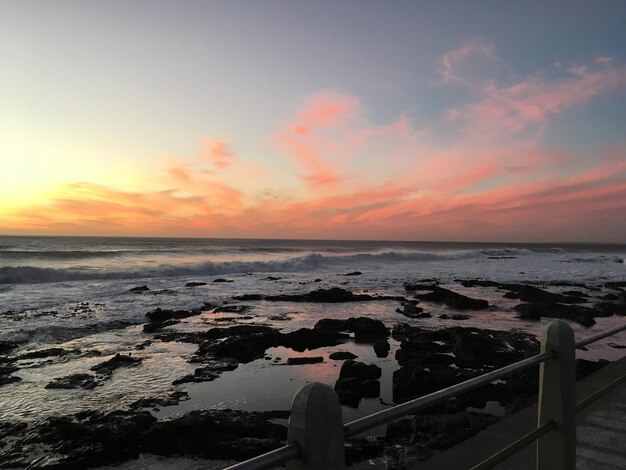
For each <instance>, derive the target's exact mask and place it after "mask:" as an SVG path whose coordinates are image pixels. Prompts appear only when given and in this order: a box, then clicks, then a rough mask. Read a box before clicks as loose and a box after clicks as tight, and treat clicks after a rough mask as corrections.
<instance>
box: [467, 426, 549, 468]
mask: <svg viewBox="0 0 626 470" xmlns="http://www.w3.org/2000/svg"><path fill="white" fill-rule="evenodd" d="M555 427H556V424H555V423H554V421H552V420H550V421H548V422H547V423H544V424H542V425H541V426H539V427H538V428H535V429H533V430H532V431H530V432H529V433H528V434H525V435H523V436H522V437H520V438H519V439H518V440H516V441H515V442H512V443H511V444H509V445H508V446H506V447H505V448H504V449H502V450H499V451H498V452H496V453H495V454H493V455H492V456H490V457H488V458H487V459H485V460H483V461H482V462H481V463H479V464H478V465H476V466H474V467H472V468H471V470H487V469H489V468H493V467H495V466H496V465H498V464H499V463H501V462H504V461H505V460H506V459H508V458H509V457H511V456H512V455H513V454H515V453H516V452H517V451H519V450H521V449H523V448H524V447H526V446H527V445H528V444H531V443H532V442H534V441H536V440H537V439H539V438H540V437H541V436H543V435H544V434H546V433H547V432H549V431H551V430H553V429H554V428H555Z"/></svg>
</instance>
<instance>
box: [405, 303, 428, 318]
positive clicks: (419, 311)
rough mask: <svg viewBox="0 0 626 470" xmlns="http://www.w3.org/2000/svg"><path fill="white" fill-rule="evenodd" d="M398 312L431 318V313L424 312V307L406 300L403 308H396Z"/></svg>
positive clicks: (410, 316)
mask: <svg viewBox="0 0 626 470" xmlns="http://www.w3.org/2000/svg"><path fill="white" fill-rule="evenodd" d="M396 312H398V313H400V314H402V315H404V316H405V317H408V318H430V317H431V316H432V315H431V314H430V313H424V309H423V308H421V307H418V306H417V305H415V303H414V302H405V303H404V307H403V309H399V308H398V309H396Z"/></svg>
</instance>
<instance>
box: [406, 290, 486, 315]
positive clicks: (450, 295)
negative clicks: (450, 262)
mask: <svg viewBox="0 0 626 470" xmlns="http://www.w3.org/2000/svg"><path fill="white" fill-rule="evenodd" d="M416 297H417V298H418V299H420V300H427V301H430V302H442V303H445V304H446V305H447V306H448V307H450V308H453V309H456V310H468V309H471V310H482V309H485V308H488V307H489V302H487V301H486V300H483V299H472V298H471V297H467V296H465V295H462V294H458V293H456V292H453V291H451V290H449V289H444V288H443V287H433V288H432V289H431V291H430V292H429V293H427V294H418V295H416Z"/></svg>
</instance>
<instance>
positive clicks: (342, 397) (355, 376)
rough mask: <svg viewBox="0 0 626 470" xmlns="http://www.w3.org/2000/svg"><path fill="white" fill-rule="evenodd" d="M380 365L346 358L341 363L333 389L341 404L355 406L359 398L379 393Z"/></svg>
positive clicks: (374, 395) (375, 395)
mask: <svg viewBox="0 0 626 470" xmlns="http://www.w3.org/2000/svg"><path fill="white" fill-rule="evenodd" d="M380 376H381V370H380V367H378V366H377V365H375V364H369V365H367V364H364V363H362V362H355V361H351V360H348V361H346V362H344V363H343V366H342V367H341V372H340V373H339V379H337V382H336V383H335V391H336V392H337V395H338V396H339V402H340V403H341V404H342V405H346V406H352V407H357V406H358V405H359V401H360V400H361V398H366V397H377V396H379V395H380V382H379V381H378V379H379V378H380Z"/></svg>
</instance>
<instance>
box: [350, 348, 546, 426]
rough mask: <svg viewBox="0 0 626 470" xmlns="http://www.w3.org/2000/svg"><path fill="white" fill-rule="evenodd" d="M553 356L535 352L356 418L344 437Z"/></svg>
mask: <svg viewBox="0 0 626 470" xmlns="http://www.w3.org/2000/svg"><path fill="white" fill-rule="evenodd" d="M555 356H556V354H555V352H554V351H547V352H545V353H542V354H537V355H536V356H532V357H529V358H527V359H524V360H522V361H519V362H516V363H514V364H510V365H508V366H505V367H502V368H500V369H497V370H494V371H491V372H487V373H486V374H483V375H479V376H478V377H474V378H473V379H469V380H466V381H464V382H461V383H458V384H456V385H452V386H450V387H447V388H444V389H443V390H438V391H436V392H433V393H430V394H428V395H425V396H423V397H420V398H416V399H414V400H411V401H407V402H406V403H402V404H401V405H396V406H394V407H391V408H387V409H386V410H382V411H379V412H377V413H373V414H371V415H369V416H365V417H363V418H359V419H356V420H354V421H351V422H349V423H347V424H345V425H344V433H345V435H346V437H352V436H354V435H355V434H359V433H361V432H363V431H367V430H368V429H372V428H375V427H376V426H380V425H381V424H384V423H387V422H389V421H393V420H394V419H397V418H399V417H401V416H404V415H407V414H410V413H414V412H415V411H419V410H421V409H423V408H427V407H429V406H431V405H435V404H437V403H440V402H442V401H444V400H447V399H448V398H452V397H454V396H456V395H459V394H461V393H464V392H468V391H470V390H473V389H475V388H477V387H480V386H481V385H485V384H488V383H490V382H493V381H494V380H497V379H499V378H501V377H504V376H506V375H509V374H512V373H513V372H517V371H518V370H522V369H525V368H526V367H530V366H534V365H536V364H540V363H542V362H543V361H545V360H546V359H551V358H553V357H555Z"/></svg>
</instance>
